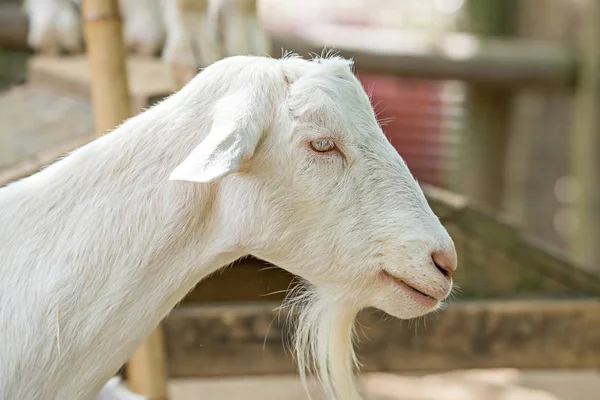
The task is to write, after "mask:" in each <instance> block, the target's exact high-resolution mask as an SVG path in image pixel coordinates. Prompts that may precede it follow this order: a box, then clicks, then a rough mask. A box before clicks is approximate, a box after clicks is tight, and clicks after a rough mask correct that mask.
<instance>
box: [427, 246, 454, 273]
mask: <svg viewBox="0 0 600 400" xmlns="http://www.w3.org/2000/svg"><path fill="white" fill-rule="evenodd" d="M431 259H432V260H433V264H435V266H436V267H437V269H439V270H440V272H441V273H442V274H443V275H444V276H447V277H448V278H451V277H452V273H454V270H456V261H455V258H454V257H453V256H452V255H450V254H448V253H446V252H442V251H436V252H435V253H433V254H432V255H431Z"/></svg>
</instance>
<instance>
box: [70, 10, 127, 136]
mask: <svg viewBox="0 0 600 400" xmlns="http://www.w3.org/2000/svg"><path fill="white" fill-rule="evenodd" d="M81 13H82V17H83V20H84V21H83V22H84V30H85V39H86V43H87V53H88V57H89V61H90V69H91V74H92V79H91V92H92V103H93V105H94V118H95V122H96V130H97V133H98V135H103V134H105V133H107V132H108V131H109V130H112V129H114V128H115V127H116V126H117V125H119V124H120V123H121V122H123V121H124V120H125V119H126V118H129V117H130V116H131V99H130V96H129V83H128V80H127V71H126V68H125V62H124V60H125V46H124V44H123V28H122V23H121V18H120V16H119V8H118V3H117V0H83V1H82V6H81Z"/></svg>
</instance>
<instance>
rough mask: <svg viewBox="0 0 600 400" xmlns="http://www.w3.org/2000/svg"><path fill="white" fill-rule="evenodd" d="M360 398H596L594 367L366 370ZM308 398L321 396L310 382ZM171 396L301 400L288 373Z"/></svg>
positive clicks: (179, 389)
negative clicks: (435, 371)
mask: <svg viewBox="0 0 600 400" xmlns="http://www.w3.org/2000/svg"><path fill="white" fill-rule="evenodd" d="M361 383H362V387H363V390H364V394H365V396H366V400H598V399H599V398H600V372H598V371H527V372H523V371H519V370H514V369H493V370H468V371H453V372H449V373H444V374H435V375H425V376H412V377H411V376H399V375H393V374H383V373H378V374H368V375H365V376H364V377H363V379H362V382H361ZM311 384H312V385H313V387H311V390H312V391H311V396H312V397H313V398H312V400H324V397H323V396H322V393H321V392H320V391H319V390H317V389H316V388H315V387H314V382H311ZM170 394H171V399H172V400H195V399H198V398H202V399H210V400H236V399H243V400H306V399H307V397H306V394H305V392H304V390H303V388H302V387H301V386H300V384H299V382H298V380H297V379H296V378H295V377H294V376H287V375H286V376H260V377H234V378H223V379H189V380H187V379H177V380H173V381H172V382H171V383H170Z"/></svg>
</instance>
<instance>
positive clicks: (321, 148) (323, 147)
mask: <svg viewBox="0 0 600 400" xmlns="http://www.w3.org/2000/svg"><path fill="white" fill-rule="evenodd" d="M310 147H312V148H313V150H315V151H318V152H319V153H327V152H328V151H331V150H333V149H335V143H333V141H332V140H329V139H319V140H313V141H312V142H310Z"/></svg>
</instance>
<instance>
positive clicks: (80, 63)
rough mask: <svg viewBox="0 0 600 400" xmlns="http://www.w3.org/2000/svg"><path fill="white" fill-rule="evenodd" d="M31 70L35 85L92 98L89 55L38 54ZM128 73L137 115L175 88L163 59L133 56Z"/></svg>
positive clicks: (34, 58) (31, 80) (30, 75)
mask: <svg viewBox="0 0 600 400" xmlns="http://www.w3.org/2000/svg"><path fill="white" fill-rule="evenodd" d="M28 70H29V71H28V72H29V74H28V76H29V81H30V83H31V84H32V85H36V86H46V87H50V88H52V89H54V90H59V91H62V92H66V93H69V94H73V95H78V96H81V97H83V98H85V99H89V98H90V85H91V70H90V65H89V60H88V58H87V56H85V55H76V56H63V57H52V56H44V55H36V56H34V57H32V58H31V59H30V61H29V65H28ZM127 73H128V77H129V79H128V82H129V91H130V93H131V103H132V110H133V113H134V114H137V113H139V112H140V111H142V110H143V109H145V108H147V107H148V106H149V105H152V104H154V103H155V102H156V101H158V100H161V99H162V98H164V97H165V96H168V95H170V94H171V93H173V92H174V91H175V85H174V82H173V79H172V76H171V72H170V70H169V67H168V66H167V65H166V64H165V63H163V62H162V61H161V60H160V59H149V58H145V57H140V56H129V57H128V58H127Z"/></svg>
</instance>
